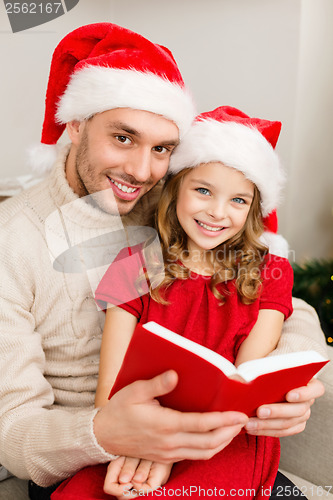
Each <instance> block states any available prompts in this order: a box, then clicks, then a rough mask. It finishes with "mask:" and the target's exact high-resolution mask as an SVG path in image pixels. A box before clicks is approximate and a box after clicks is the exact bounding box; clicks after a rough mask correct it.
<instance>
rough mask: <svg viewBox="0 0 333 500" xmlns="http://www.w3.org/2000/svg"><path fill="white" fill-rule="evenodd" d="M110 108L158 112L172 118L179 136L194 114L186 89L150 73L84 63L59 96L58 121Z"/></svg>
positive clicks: (82, 116) (88, 115)
mask: <svg viewBox="0 0 333 500" xmlns="http://www.w3.org/2000/svg"><path fill="white" fill-rule="evenodd" d="M114 108H133V109H139V110H143V111H151V112H152V113H155V114H158V115H162V116H164V117H165V118H167V119H169V120H171V121H173V122H174V123H175V124H176V125H177V126H178V128H179V133H180V136H182V135H183V134H184V133H185V132H186V131H187V130H188V129H189V127H190V125H191V123H192V122H193V119H194V117H195V107H194V103H193V99H192V97H191V95H190V94H189V92H188V91H187V90H186V89H185V88H182V87H180V86H179V85H177V84H175V83H172V82H170V81H169V80H167V79H166V78H165V79H163V78H161V77H160V76H157V75H155V74H153V73H143V72H140V71H136V70H134V69H131V68H129V69H126V70H122V69H110V68H109V67H103V66H86V67H84V68H82V69H81V70H79V71H76V72H75V73H74V74H73V75H72V77H71V79H70V82H69V84H68V86H67V88H66V91H65V93H64V94H63V95H62V96H61V98H60V100H59V104H58V111H57V114H56V119H57V121H58V122H59V123H68V122H70V121H72V120H79V121H82V120H85V119H87V118H90V117H91V116H93V115H94V114H96V113H101V112H103V111H107V110H109V109H114Z"/></svg>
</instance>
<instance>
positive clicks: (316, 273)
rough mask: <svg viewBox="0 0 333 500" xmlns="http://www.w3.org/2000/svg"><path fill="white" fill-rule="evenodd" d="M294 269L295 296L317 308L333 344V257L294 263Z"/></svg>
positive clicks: (328, 341) (330, 342)
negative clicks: (300, 263)
mask: <svg viewBox="0 0 333 500" xmlns="http://www.w3.org/2000/svg"><path fill="white" fill-rule="evenodd" d="M293 269H294V288H293V296H294V297H299V298H301V299H303V300H305V301H306V302H307V303H308V304H310V305H312V306H313V307H314V308H315V309H316V311H317V313H318V316H319V319H320V323H321V327H322V329H323V331H324V333H325V336H326V341H327V343H328V344H329V345H333V259H332V260H324V259H322V260H311V261H308V262H305V263H304V264H302V265H299V264H294V265H293Z"/></svg>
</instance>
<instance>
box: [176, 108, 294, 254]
mask: <svg viewBox="0 0 333 500" xmlns="http://www.w3.org/2000/svg"><path fill="white" fill-rule="evenodd" d="M280 130H281V123H280V122H277V121H269V120H262V119H260V118H250V117H249V116H247V115H246V114H245V113H243V112H242V111H240V110H238V109H236V108H233V107H230V106H221V107H219V108H216V109H214V110H213V111H209V112H206V113H202V114H200V115H198V116H197V117H196V119H195V121H194V123H193V125H192V127H191V129H190V130H189V132H188V133H187V134H186V135H185V137H184V138H183V139H182V141H181V143H180V145H179V146H178V147H177V148H176V150H175V151H174V153H173V154H172V156H171V161H170V168H169V172H170V173H172V174H176V173H178V172H180V171H181V170H183V169H184V168H186V167H195V166H198V165H200V164H201V163H209V162H216V161H218V162H221V163H223V164H224V165H226V166H229V167H232V168H235V169H236V170H239V171H241V172H242V173H243V174H244V175H245V177H246V178H247V179H249V180H250V181H252V182H253V183H254V184H255V185H256V186H257V188H258V189H259V191H260V197H261V209H262V214H263V222H264V227H265V232H264V234H263V235H262V238H261V239H262V241H263V243H264V244H266V245H267V246H268V247H269V251H270V252H271V253H273V254H275V255H280V256H282V257H287V256H288V243H287V241H286V240H285V239H284V238H283V237H282V236H281V235H278V234H276V233H277V215H276V208H277V207H278V204H279V202H280V197H281V189H282V187H283V185H284V182H285V174H284V171H283V169H282V166H281V163H280V160H279V158H278V155H277V154H276V152H275V146H276V143H277V140H278V137H279V134H280Z"/></svg>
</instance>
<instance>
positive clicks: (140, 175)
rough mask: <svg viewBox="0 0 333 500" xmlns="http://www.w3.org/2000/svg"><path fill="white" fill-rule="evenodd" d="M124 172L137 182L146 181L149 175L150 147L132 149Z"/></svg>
mask: <svg viewBox="0 0 333 500" xmlns="http://www.w3.org/2000/svg"><path fill="white" fill-rule="evenodd" d="M125 172H126V174H128V175H131V176H132V177H134V178H135V179H136V180H137V181H138V182H146V181H147V180H148V179H150V177H151V151H150V148H149V149H148V148H141V149H136V150H135V151H133V155H132V156H131V158H130V161H129V162H128V163H127V164H126V166H125Z"/></svg>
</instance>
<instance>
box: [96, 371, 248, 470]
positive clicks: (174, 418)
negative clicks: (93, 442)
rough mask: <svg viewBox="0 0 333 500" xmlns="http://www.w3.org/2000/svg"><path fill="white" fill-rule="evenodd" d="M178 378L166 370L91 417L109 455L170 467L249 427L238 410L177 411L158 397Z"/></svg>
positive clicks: (215, 448) (205, 454) (206, 454)
mask: <svg viewBox="0 0 333 500" xmlns="http://www.w3.org/2000/svg"><path fill="white" fill-rule="evenodd" d="M177 380H178V378H177V374H176V373H175V372H174V371H172V370H171V371H168V372H165V373H163V374H161V375H159V376H157V377H155V378H153V379H151V380H140V381H137V382H134V383H133V384H131V385H129V386H127V387H125V388H123V389H122V390H121V391H119V392H117V394H115V395H114V396H113V397H112V398H111V400H110V401H109V402H108V403H107V404H106V406H104V407H103V408H102V409H101V410H100V411H99V412H98V413H97V414H96V416H95V419H94V432H95V436H96V439H97V441H98V443H99V444H100V445H101V446H102V447H103V448H104V449H105V450H106V451H107V452H109V453H112V454H115V455H125V456H131V457H137V458H144V459H146V460H151V461H154V462H161V463H172V462H178V461H180V460H184V459H194V460H199V459H209V458H211V457H212V456H214V455H215V454H216V453H218V452H219V451H221V450H222V449H223V448H225V447H226V446H227V445H228V444H229V443H230V442H231V441H232V439H233V438H234V437H235V436H236V435H237V434H238V433H239V432H240V430H241V429H242V427H243V426H244V425H245V424H246V423H247V421H248V417H247V416H246V415H244V414H243V413H239V412H224V413H220V412H211V413H181V412H178V411H175V410H171V409H169V408H164V407H162V406H160V405H159V403H158V402H157V400H156V398H157V397H158V396H161V395H163V394H167V393H168V392H170V391H172V390H173V389H174V388H175V386H176V385H177Z"/></svg>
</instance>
